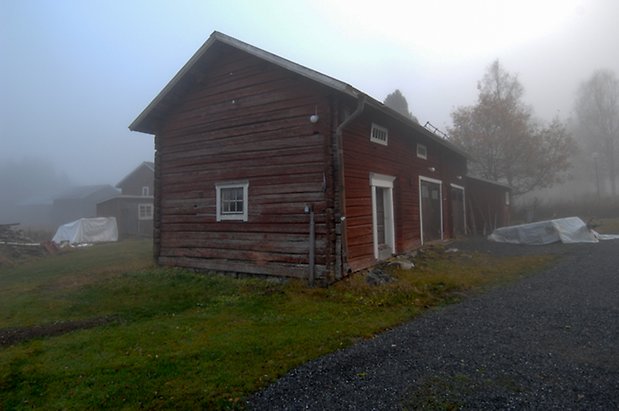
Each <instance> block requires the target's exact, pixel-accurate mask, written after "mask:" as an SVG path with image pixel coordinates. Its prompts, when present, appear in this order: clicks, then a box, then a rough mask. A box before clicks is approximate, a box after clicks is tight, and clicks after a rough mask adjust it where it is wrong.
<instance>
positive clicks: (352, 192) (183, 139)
mask: <svg viewBox="0 0 619 411" xmlns="http://www.w3.org/2000/svg"><path fill="white" fill-rule="evenodd" d="M130 129H131V130H135V131H141V132H144V133H149V134H154V135H155V150H156V153H155V210H154V253H155V257H156V259H157V261H158V262H159V263H160V264H163V265H174V266H184V267H192V268H197V269H203V270H213V271H231V272H241V273H254V274H266V275H274V276H285V277H299V278H306V279H308V280H309V281H310V282H315V281H316V282H321V283H330V282H333V281H335V280H337V279H340V278H342V277H343V276H345V275H346V274H347V273H349V272H351V271H356V270H360V269H363V268H366V267H369V266H372V265H374V264H376V262H377V261H380V260H383V259H385V258H388V257H390V256H391V255H393V254H397V253H403V252H406V251H409V250H412V249H414V248H416V247H419V246H420V245H421V244H423V243H426V242H429V241H435V240H441V239H446V238H451V237H453V236H454V235H455V234H458V233H464V232H465V227H466V224H467V223H466V210H465V208H466V207H465V206H466V204H467V201H466V199H467V194H468V193H466V190H467V189H466V177H465V176H466V164H467V158H466V155H465V153H464V152H462V151H461V150H460V149H459V148H457V147H456V146H454V145H453V144H451V143H450V142H449V141H447V140H445V139H443V138H441V137H439V136H437V135H436V134H434V133H432V132H430V131H429V130H427V129H426V128H424V127H422V126H420V125H419V124H418V123H416V122H415V121H413V120H411V119H410V118H408V117H406V116H403V115H401V114H398V113H397V112H395V111H393V110H391V109H389V108H388V107H386V106H384V105H383V104H382V103H380V102H379V101H377V100H374V99H373V98H371V97H369V96H367V95H365V94H364V93H362V92H361V91H359V90H357V89H355V88H353V87H351V86H350V85H348V84H346V83H343V82H341V81H339V80H336V79H334V78H331V77H328V76H326V75H323V74H321V73H318V72H316V71H314V70H311V69H309V68H306V67H303V66H301V65H299V64H296V63H293V62H291V61H288V60H286V59H283V58H281V57H279V56H276V55H274V54H271V53H269V52H266V51H264V50H261V49H259V48H256V47H254V46H251V45H249V44H247V43H243V42H241V41H239V40H237V39H234V38H232V37H229V36H226V35H224V34H221V33H218V32H214V33H213V34H212V35H211V36H210V38H209V39H208V40H207V41H206V43H205V44H204V45H203V46H202V47H201V48H200V49H199V50H198V51H197V52H196V54H195V55H194V56H193V57H192V58H191V59H190V60H189V62H188V63H187V64H186V65H185V66H184V67H183V68H182V69H181V70H180V71H179V72H178V74H177V75H176V76H175V77H174V78H173V79H172V80H171V81H170V83H169V84H168V85H167V86H166V87H165V88H164V89H163V90H162V91H161V92H160V93H159V95H158V96H157V97H156V98H155V99H154V100H153V101H152V102H151V103H150V105H149V106H148V107H147V108H146V109H145V110H144V111H143V112H142V113H141V114H140V115H139V116H138V117H137V119H136V120H135V121H134V122H133V123H132V124H131V126H130Z"/></svg>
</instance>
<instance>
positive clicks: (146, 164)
mask: <svg viewBox="0 0 619 411" xmlns="http://www.w3.org/2000/svg"><path fill="white" fill-rule="evenodd" d="M142 167H146V168H147V169H148V170H150V171H152V173H153V174H154V173H155V163H153V162H152V161H143V162H142V164H140V165H139V166H137V167H136V168H134V169H133V171H132V172H130V173H129V174H127V175H126V176H125V177H124V178H123V179H122V180H120V182H118V184H116V187H119V188H120V187H121V186H122V185H123V184H125V181H126V180H127V179H128V178H129V177H131V176H132V175H133V174H134V173H135V172H136V171H138V170H139V169H140V168H142Z"/></svg>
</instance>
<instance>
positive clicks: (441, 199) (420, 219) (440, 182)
mask: <svg viewBox="0 0 619 411" xmlns="http://www.w3.org/2000/svg"><path fill="white" fill-rule="evenodd" d="M422 181H426V182H428V183H434V184H438V186H439V189H438V200H439V206H440V209H441V210H440V211H441V240H442V239H443V182H442V181H441V180H437V179H435V178H430V177H424V176H419V231H420V235H421V244H423V243H424V240H423V207H422V206H421V204H422V197H421V182H422Z"/></svg>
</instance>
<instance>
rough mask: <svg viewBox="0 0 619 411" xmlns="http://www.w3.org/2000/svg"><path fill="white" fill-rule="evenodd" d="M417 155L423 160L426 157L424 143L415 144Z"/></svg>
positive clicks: (426, 151) (426, 152)
mask: <svg viewBox="0 0 619 411" xmlns="http://www.w3.org/2000/svg"><path fill="white" fill-rule="evenodd" d="M417 157H419V158H423V159H424V160H427V159H428V148H427V147H426V145H425V144H417Z"/></svg>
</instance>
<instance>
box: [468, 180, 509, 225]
mask: <svg viewBox="0 0 619 411" xmlns="http://www.w3.org/2000/svg"><path fill="white" fill-rule="evenodd" d="M466 189H467V195H468V197H467V198H468V199H467V205H468V214H467V226H468V231H469V232H470V233H471V234H477V235H488V234H490V233H491V232H492V231H493V230H494V229H495V228H498V227H503V226H506V225H509V224H510V206H509V204H508V203H507V202H506V201H505V200H506V196H509V195H510V189H509V188H507V187H505V186H503V185H499V184H494V183H492V182H489V181H484V180H480V179H477V178H472V177H467V179H466Z"/></svg>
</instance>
